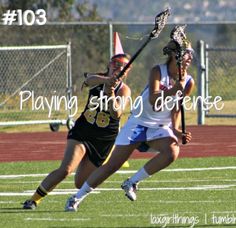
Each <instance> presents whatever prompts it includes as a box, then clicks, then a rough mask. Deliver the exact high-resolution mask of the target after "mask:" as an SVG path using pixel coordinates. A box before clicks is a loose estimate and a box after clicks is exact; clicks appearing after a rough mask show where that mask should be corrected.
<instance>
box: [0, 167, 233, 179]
mask: <svg viewBox="0 0 236 228" xmlns="http://www.w3.org/2000/svg"><path fill="white" fill-rule="evenodd" d="M212 170H236V166H226V167H206V168H183V169H182V168H179V169H164V170H161V172H195V171H212ZM136 172H137V170H119V171H117V172H116V173H117V174H132V173H136ZM72 174H74V173H72ZM46 175H48V173H42V174H39V173H38V174H17V175H13V174H12V175H0V179H8V178H9V179H10V178H21V177H44V176H46Z"/></svg>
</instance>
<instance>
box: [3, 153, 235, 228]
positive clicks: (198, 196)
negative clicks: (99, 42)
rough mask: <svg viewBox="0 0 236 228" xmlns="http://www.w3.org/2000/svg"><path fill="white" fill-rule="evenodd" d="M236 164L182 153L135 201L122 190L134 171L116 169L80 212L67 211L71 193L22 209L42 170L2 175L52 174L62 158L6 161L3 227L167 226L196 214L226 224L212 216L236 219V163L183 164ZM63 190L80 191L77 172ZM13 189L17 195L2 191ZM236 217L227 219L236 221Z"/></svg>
mask: <svg viewBox="0 0 236 228" xmlns="http://www.w3.org/2000/svg"><path fill="white" fill-rule="evenodd" d="M144 162H145V160H130V161H129V164H130V168H123V170H127V171H128V170H137V169H138V168H139V167H141V166H142V165H143V164H144ZM235 164H236V157H217V158H198V159H196V158H195V159H187V158H186V159H178V160H177V161H176V162H175V163H174V164H173V165H172V166H170V167H169V168H168V169H166V170H164V171H161V172H160V173H158V174H156V175H153V176H152V177H151V178H149V179H147V180H145V181H143V182H142V183H141V184H140V185H139V188H140V190H139V191H138V193H137V197H138V199H137V201H135V202H130V201H128V200H127V199H126V198H125V196H124V193H123V192H122V191H121V190H119V189H120V184H121V183H122V181H123V180H125V179H126V178H127V177H129V176H130V175H131V174H130V173H129V174H118V173H116V174H114V175H113V176H111V177H110V178H109V179H108V180H107V181H106V182H105V183H103V184H102V185H101V186H99V187H100V188H101V189H104V188H109V189H110V190H109V191H102V190H101V191H99V190H98V191H97V192H96V194H91V195H90V196H89V197H88V198H87V199H85V201H84V202H83V203H82V204H81V206H80V209H79V211H78V212H76V213H66V212H64V204H65V201H66V199H67V198H68V196H70V195H71V193H68V194H64V195H62V194H59V195H53V194H51V195H49V196H48V197H47V198H46V199H44V201H43V202H42V203H41V204H40V205H39V206H38V208H37V209H36V210H35V211H25V210H23V209H21V204H20V203H21V202H23V201H24V200H25V199H27V198H28V197H29V196H20V195H17V194H18V193H27V192H29V191H31V192H32V191H33V190H35V188H36V187H37V186H38V184H39V183H40V181H41V180H42V178H43V176H27V177H23V176H22V177H17V176H16V177H11V178H10V177H8V178H7V177H6V176H2V175H10V174H14V175H19V174H40V173H41V174H47V173H48V172H50V171H52V169H54V168H56V167H58V165H59V162H58V161H48V162H12V163H1V166H0V173H1V176H0V183H1V184H0V207H1V208H0V227H10V228H19V227H32V226H33V227H164V224H161V221H162V222H164V219H166V220H167V219H169V221H170V224H169V225H168V226H167V227H190V223H191V221H192V219H196V223H197V224H196V225H195V226H194V227H224V226H226V225H227V224H226V223H222V224H220V225H219V224H216V222H219V221H217V220H215V222H213V218H214V217H213V216H215V218H216V217H217V218H219V216H221V217H223V216H228V217H231V218H235V221H236V210H235V204H236V179H235V177H236V169H222V170H199V171H194V170H191V171H185V170H183V169H186V168H190V169H191V168H192V169H194V168H214V167H234V168H236V166H235ZM173 169H177V170H175V171H173ZM3 177H5V178H3ZM173 188H175V190H174V189H173ZM193 188H194V189H193ZM196 188H197V189H196ZM115 189H118V190H115ZM59 190H60V191H62V190H63V191H68V190H70V191H72V192H73V191H75V188H74V185H73V175H72V176H70V177H68V178H67V179H66V180H65V181H64V182H62V183H61V184H60V185H59V186H58V187H57V188H56V189H55V190H54V191H53V192H54V193H56V192H57V193H59ZM9 192H12V193H16V195H14V196H9V195H5V196H3V195H2V193H6V194H7V193H9ZM30 194H31V193H30ZM173 218H175V222H173V221H174V220H173ZM184 218H185V219H186V218H187V219H188V222H186V223H185V224H183V223H182V222H183V220H184ZM160 219H162V220H160ZM171 219H172V220H171ZM177 219H178V220H177ZM235 221H234V223H229V224H228V225H229V226H230V227H236V224H235ZM152 222H153V223H156V224H151V223H152Z"/></svg>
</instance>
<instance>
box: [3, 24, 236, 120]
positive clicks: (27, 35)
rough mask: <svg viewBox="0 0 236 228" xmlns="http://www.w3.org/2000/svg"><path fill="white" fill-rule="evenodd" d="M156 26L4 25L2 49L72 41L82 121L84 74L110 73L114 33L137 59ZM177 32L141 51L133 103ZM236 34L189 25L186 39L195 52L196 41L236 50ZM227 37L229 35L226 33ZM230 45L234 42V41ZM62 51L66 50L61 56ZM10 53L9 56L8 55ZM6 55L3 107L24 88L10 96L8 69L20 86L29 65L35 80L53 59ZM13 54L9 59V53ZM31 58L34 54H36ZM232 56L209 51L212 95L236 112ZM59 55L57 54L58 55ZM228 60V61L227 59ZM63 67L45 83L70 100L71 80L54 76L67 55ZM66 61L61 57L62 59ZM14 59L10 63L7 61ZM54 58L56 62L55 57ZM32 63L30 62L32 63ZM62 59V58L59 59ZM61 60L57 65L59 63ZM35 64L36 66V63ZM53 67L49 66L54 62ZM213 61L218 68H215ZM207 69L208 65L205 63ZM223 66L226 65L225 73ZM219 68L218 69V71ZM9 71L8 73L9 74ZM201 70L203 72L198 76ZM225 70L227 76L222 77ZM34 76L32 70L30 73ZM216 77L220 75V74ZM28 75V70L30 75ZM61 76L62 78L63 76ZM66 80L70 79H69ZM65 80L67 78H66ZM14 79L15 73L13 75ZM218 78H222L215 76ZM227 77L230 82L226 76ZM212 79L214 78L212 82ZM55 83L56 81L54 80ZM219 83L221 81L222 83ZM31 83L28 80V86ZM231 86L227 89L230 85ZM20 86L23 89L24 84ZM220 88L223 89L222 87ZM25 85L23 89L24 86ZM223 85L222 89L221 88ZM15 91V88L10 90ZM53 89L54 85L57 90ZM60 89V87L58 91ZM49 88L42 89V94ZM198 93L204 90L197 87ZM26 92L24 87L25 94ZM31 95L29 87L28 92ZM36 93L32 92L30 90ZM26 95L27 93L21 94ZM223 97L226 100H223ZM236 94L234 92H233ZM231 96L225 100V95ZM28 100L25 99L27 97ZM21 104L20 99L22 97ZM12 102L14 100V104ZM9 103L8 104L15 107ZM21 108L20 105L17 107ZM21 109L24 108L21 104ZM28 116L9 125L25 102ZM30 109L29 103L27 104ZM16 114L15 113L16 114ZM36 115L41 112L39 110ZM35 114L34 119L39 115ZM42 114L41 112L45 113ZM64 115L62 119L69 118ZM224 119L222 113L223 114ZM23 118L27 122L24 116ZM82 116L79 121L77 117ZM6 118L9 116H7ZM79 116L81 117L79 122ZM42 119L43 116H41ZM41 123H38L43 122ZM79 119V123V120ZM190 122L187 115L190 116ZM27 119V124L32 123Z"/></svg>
mask: <svg viewBox="0 0 236 228" xmlns="http://www.w3.org/2000/svg"><path fill="white" fill-rule="evenodd" d="M153 26H154V22H153V23H125V22H124V23H119V22H117V23H115V22H78V23H77V22H76V23H67V24H66V23H52V24H47V25H45V26H28V27H27V26H3V25H0V29H1V33H0V45H1V46H3V47H4V46H13V45H14V46H22V45H23V46H25V45H31V46H34V45H36V46H39V45H40V46H41V45H57V44H63V43H66V42H67V41H69V40H70V41H71V65H72V73H71V75H72V85H73V95H76V96H77V98H78V110H79V111H78V115H79V114H80V111H82V108H83V107H84V104H85V103H86V101H87V91H86V90H84V91H82V92H81V91H80V88H81V85H82V81H83V75H84V72H105V71H106V68H107V64H108V61H109V58H110V56H111V54H112V48H113V43H112V34H113V32H118V33H119V36H120V39H121V43H122V46H123V49H124V51H125V52H126V53H129V54H130V55H133V54H134V53H135V52H136V51H137V50H138V48H139V47H140V46H141V45H142V43H143V42H144V41H145V40H146V38H147V36H148V35H149V34H150V31H151V30H152V29H153ZM173 27H174V25H173V24H167V25H166V27H165V28H164V29H163V31H162V32H161V34H160V36H159V38H158V39H155V40H153V41H152V42H150V43H149V44H148V45H147V46H146V47H145V49H144V50H143V51H142V53H141V55H139V57H138V58H137V59H136V60H135V61H134V63H133V66H132V69H131V71H130V73H129V76H128V78H127V81H126V82H127V84H128V85H129V86H130V88H131V91H132V97H133V98H136V97H137V96H138V95H139V94H140V92H141V91H142V90H143V88H144V87H145V84H146V83H148V77H149V72H150V69H151V68H152V67H153V66H154V65H156V64H160V63H164V62H165V61H166V56H164V55H163V52H162V49H163V47H164V46H165V45H166V44H167V42H168V41H169V39H170V38H169V36H170V31H171V30H172V28H173ZM234 30H236V24H230V25H227V24H188V25H187V28H186V32H187V36H188V38H189V39H190V40H191V41H192V46H193V48H194V49H195V50H196V49H197V41H198V40H204V41H205V42H206V43H208V44H209V47H217V46H223V45H225V42H226V41H225V37H227V45H232V44H233V42H234V40H233V38H232V37H233V36H234V34H235V33H232V31H234ZM222 31H224V32H223V33H222ZM229 38H230V39H231V38H232V39H231V40H230V39H229ZM60 51H62V50H60ZM4 52H5V53H4ZM4 52H3V51H2V52H1V55H2V56H1V55H0V58H1V63H0V64H1V72H2V73H1V75H2V76H1V79H0V80H1V101H0V103H3V102H4V101H5V99H6V96H10V95H11V94H12V93H14V91H15V90H17V89H18V88H19V86H18V87H17V86H16V87H15V88H14V89H13V90H12V91H11V92H9V91H8V92H7V91H5V85H4V83H8V86H9V80H8V82H5V80H6V79H7V78H8V77H10V76H5V73H4V71H6V68H8V70H10V68H12V70H11V72H13V71H15V72H18V73H21V76H18V75H15V76H14V79H11V80H13V81H12V83H10V84H16V83H13V82H17V83H18V81H17V80H21V78H24V77H25V72H24V71H26V70H25V69H26V68H28V67H26V66H25V64H27V61H28V65H30V66H31V67H32V68H33V66H34V67H36V70H35V71H34V72H31V76H33V75H34V74H35V73H36V72H37V70H38V69H39V68H38V69H37V65H39V63H38V61H39V60H38V59H39V58H41V59H43V60H44V61H45V60H47V59H48V56H49V54H47V55H46V56H45V57H36V58H35V57H34V56H35V54H31V55H32V56H29V55H28V57H27V56H26V57H23V58H22V59H21V58H19V57H15V56H14V55H12V54H11V51H4ZM7 52H9V53H7ZM31 52H32V51H31ZM232 53H233V52H231V51H230V52H228V53H227V51H226V52H224V55H225V57H224V59H223V56H220V55H221V54H222V53H220V52H215V51H209V57H208V59H209V63H208V64H209V65H211V66H210V68H209V69H211V68H212V67H213V68H212V70H209V95H212V96H215V95H219V96H222V98H223V99H224V101H225V104H227V103H228V101H229V107H234V106H232V104H231V103H230V102H232V101H233V99H234V97H233V96H232V97H231V98H230V99H229V94H230V93H231V94H233V92H234V91H235V86H234V83H233V81H234V78H233V76H230V77H229V75H233V71H234V69H233V66H232V65H231V66H229V65H228V64H233V62H234V61H235V55H234V54H233V55H232V56H230V55H231V54H232ZM10 54H11V55H12V56H13V57H12V58H13V60H14V59H15V61H13V60H11V61H12V62H11V64H8V65H7V63H6V61H5V62H4V58H5V57H3V55H6V56H7V55H10ZM56 55H57V54H56ZM226 55H227V56H226ZM62 56H63V58H65V59H64V60H63V63H61V64H60V63H58V64H59V65H58V66H57V67H55V68H53V65H50V66H49V68H47V69H48V70H47V71H46V69H45V70H43V71H42V74H44V75H45V76H44V77H45V78H47V80H48V79H49V78H50V80H52V81H53V82H55V84H56V83H57V82H56V81H60V83H62V84H60V86H61V88H63V89H62V90H64V89H65V90H64V93H63V94H66V93H67V92H65V91H66V88H67V86H66V79H65V77H63V78H62V76H59V75H61V74H62V73H60V72H59V73H55V72H57V70H58V69H61V68H62V67H67V65H66V62H67V61H68V60H66V54H65V55H62ZM62 56H61V57H62ZM219 56H220V57H221V59H219V60H214V58H219ZM6 58H9V57H6ZM53 58H55V56H54V57H53ZM29 59H30V60H29ZM59 59H61V58H59ZM59 59H58V60H57V61H59ZM33 60H34V61H35V62H33ZM49 61H50V60H49ZM211 61H213V62H211ZM44 64H47V63H42V65H41V66H40V67H42V68H43V65H44ZM204 64H206V62H204ZM220 64H224V65H222V66H221V67H218V66H220ZM214 65H215V67H216V66H217V67H216V68H215V69H214ZM201 67H202V66H201V63H200V56H199V55H198V53H197V54H196V56H195V58H194V59H193V63H192V66H191V67H190V69H189V73H190V74H191V75H192V76H193V78H194V80H195V81H196V82H197V75H198V71H199V72H200V71H201V69H202V68H201ZM4 69H5V70H4ZM198 69H200V70H198ZM223 69H224V70H225V74H224V75H223V73H219V72H222V71H224V70H223ZM228 69H231V71H230V72H231V73H229V72H228ZM31 71H32V70H31ZM215 71H216V72H215ZM27 72H29V70H27ZM58 74H59V75H58ZM65 74H66V73H65ZM65 74H63V75H64V76H65ZM212 74H214V75H212ZM9 75H11V73H10V74H9ZM216 75H217V76H216ZM227 75H228V76H227ZM213 76H214V77H215V78H214V79H213ZM53 77H54V79H53ZM57 77H59V78H60V80H57ZM38 78H40V75H39V76H37V77H35V79H34V80H32V82H29V83H31V84H32V83H34V82H35V84H34V85H32V86H33V87H34V86H36V87H37V86H38V87H40V83H42V82H38V83H36V79H38ZM218 78H220V79H218ZM27 80H29V79H26V81H27ZM227 80H228V82H227V83H226V81H227ZM19 82H20V83H23V82H21V81H19ZM217 82H219V84H218V83H217ZM46 84H47V85H49V84H50V82H48V83H46ZM21 85H22V84H21ZM218 85H220V87H217V86H218ZM10 86H13V85H10ZM53 86H54V84H53ZM58 86H59V85H58ZM43 87H44V86H41V88H43ZM196 87H197V89H198V90H199V88H200V87H199V86H198V85H197V86H196ZM26 88H27V87H25V89H26ZM28 88H29V90H30V87H28ZM31 88H32V87H31ZM22 89H23V88H22ZM54 90H56V91H57V93H54V92H53V91H54ZM59 91H60V90H59V89H58V87H57V88H55V89H54V88H53V89H52V91H51V92H50V94H49V95H48V99H49V100H50V98H51V97H52V96H53V95H58V96H59V95H60V96H62V93H61V92H59ZM222 91H225V92H223V93H224V94H222ZM229 91H233V92H229ZM226 92H227V93H229V94H227V95H226V94H225V93H226ZM25 95H26V94H25ZM40 95H42V96H45V95H43V94H42V93H37V94H34V96H35V98H37V97H38V96H40ZM193 95H197V94H196V90H195V91H194V93H193ZM18 99H19V95H18ZM10 100H12V99H10ZM10 100H9V101H10ZM18 102H19V101H18ZM17 105H18V106H17V107H18V109H19V103H18V104H17ZM23 105H24V107H23V110H22V111H21V112H20V113H18V114H17V116H16V115H15V114H14V115H12V117H11V119H8V120H9V121H15V120H18V119H21V118H22V119H23V115H24V114H23V111H25V112H26V113H25V114H27V111H26V102H25V103H24V104H23ZM28 105H29V103H28ZM11 110H12V109H11ZM11 110H10V108H9V110H8V112H9V113H11ZM226 111H227V109H226V108H224V110H223V112H224V114H233V113H232V112H233V108H232V109H230V110H229V111H230V113H226ZM2 112H3V113H5V112H6V109H5V111H4V108H3V107H2V106H1V107H0V113H1V117H0V118H2V120H4V119H3V117H2ZM34 112H36V111H35V110H34ZM34 112H33V113H34ZM38 112H39V110H37V112H36V113H38ZM44 112H45V113H44V114H43V116H44V118H43V119H44V120H48V110H44ZM213 112H215V114H216V113H218V112H216V111H215V110H213V109H212V110H210V111H209V113H206V114H207V115H208V114H213ZM56 113H57V115H58V116H59V114H58V112H55V113H52V115H51V119H50V121H51V120H54V119H57V117H58V116H56ZM41 114H42V112H41ZM65 114H66V115H67V114H68V113H66V112H65V111H64V114H63V117H62V118H63V119H64V118H65ZM222 114H223V113H222ZM19 115H22V116H19ZM78 115H77V116H78ZM3 116H4V115H3ZM77 116H76V117H77ZM38 117H39V116H38ZM38 117H37V118H38ZM76 117H75V118H76ZM187 117H188V115H187ZM28 118H29V117H27V118H26V116H24V120H25V119H28ZM193 118H194V119H193V120H192V122H191V123H196V122H197V121H196V119H197V114H196V110H194V113H193ZM2 120H1V121H2Z"/></svg>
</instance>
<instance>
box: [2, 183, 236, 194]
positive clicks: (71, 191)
mask: <svg viewBox="0 0 236 228" xmlns="http://www.w3.org/2000/svg"><path fill="white" fill-rule="evenodd" d="M231 187H236V185H235V184H229V185H203V186H193V187H174V188H168V187H167V188H140V190H141V191H183V190H184V191H185V190H190V191H200V190H233V191H236V188H231ZM76 191H77V190H76V189H57V190H55V191H53V192H50V193H49V195H67V194H75V193H76ZM101 191H122V189H121V188H97V189H96V190H95V191H93V192H92V193H95V194H97V193H100V192H101ZM34 192H35V190H27V191H24V192H0V196H29V195H32V194H33V193H34Z"/></svg>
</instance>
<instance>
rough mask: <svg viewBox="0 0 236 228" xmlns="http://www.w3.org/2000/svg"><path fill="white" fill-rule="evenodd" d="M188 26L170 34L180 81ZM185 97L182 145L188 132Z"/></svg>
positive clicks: (182, 108) (177, 28)
mask: <svg viewBox="0 0 236 228" xmlns="http://www.w3.org/2000/svg"><path fill="white" fill-rule="evenodd" d="M185 27H186V25H182V26H180V25H177V26H175V27H174V29H173V30H172V32H171V34H170V38H171V39H172V40H173V41H174V42H175V44H176V46H177V51H176V61H177V66H178V71H179V81H180V80H181V79H182V76H181V73H182V72H181V66H182V61H183V55H184V52H185V49H186V41H187V37H186V35H185V31H184V29H185ZM182 101H183V97H182V99H181V100H180V113H181V125H182V144H186V143H187V142H186V130H185V113H184V107H183V104H182Z"/></svg>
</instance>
